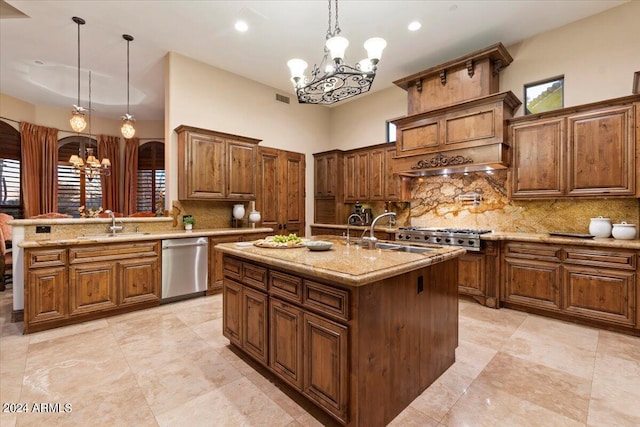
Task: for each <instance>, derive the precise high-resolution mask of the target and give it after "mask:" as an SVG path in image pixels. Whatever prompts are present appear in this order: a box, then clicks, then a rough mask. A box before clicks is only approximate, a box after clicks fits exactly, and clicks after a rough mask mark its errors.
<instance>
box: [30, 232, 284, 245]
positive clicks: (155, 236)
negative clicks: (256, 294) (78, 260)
mask: <svg viewBox="0 0 640 427" xmlns="http://www.w3.org/2000/svg"><path fill="white" fill-rule="evenodd" d="M271 232H273V229H272V228H266V227H262V228H213V229H207V230H192V231H185V230H179V231H154V232H150V233H149V234H141V235H138V236H132V235H127V236H117V235H116V236H115V237H96V238H92V239H78V238H60V239H50V240H25V241H23V242H20V243H19V244H18V246H19V247H21V248H25V249H27V248H41V247H48V246H65V245H90V244H96V243H116V242H117V243H122V242H140V241H145V240H163V239H186V238H189V237H215V236H232V235H235V234H237V235H244V234H254V233H271Z"/></svg>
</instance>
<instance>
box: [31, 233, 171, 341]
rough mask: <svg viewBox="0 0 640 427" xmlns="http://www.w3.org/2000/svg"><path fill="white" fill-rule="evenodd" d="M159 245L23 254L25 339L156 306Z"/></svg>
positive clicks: (76, 247) (99, 247)
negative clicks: (69, 325)
mask: <svg viewBox="0 0 640 427" xmlns="http://www.w3.org/2000/svg"><path fill="white" fill-rule="evenodd" d="M159 250H160V242H159V241H145V242H131V243H112V244H104V245H86V246H85V245H81V246H74V247H60V248H51V249H48V248H47V249H40V248H34V249H31V248H28V249H26V250H25V259H26V281H25V319H24V320H25V333H29V332H35V331H40V330H44V329H50V328H54V327H58V326H62V325H67V324H71V323H78V322H82V321H86V320H91V319H96V318H100V317H105V316H109V315H113V314H118V313H123V312H126V311H130V310H137V309H141V308H146V307H151V306H156V305H158V304H159V303H160V283H161V268H160V265H159V264H160V257H159Z"/></svg>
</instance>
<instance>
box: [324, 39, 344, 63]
mask: <svg viewBox="0 0 640 427" xmlns="http://www.w3.org/2000/svg"><path fill="white" fill-rule="evenodd" d="M326 46H327V49H329V53H330V54H331V59H333V60H334V61H336V62H340V61H342V60H343V59H344V52H345V51H346V50H347V47H348V46H349V40H347V39H346V38H344V37H342V36H335V37H331V38H330V39H329V40H327V43H326Z"/></svg>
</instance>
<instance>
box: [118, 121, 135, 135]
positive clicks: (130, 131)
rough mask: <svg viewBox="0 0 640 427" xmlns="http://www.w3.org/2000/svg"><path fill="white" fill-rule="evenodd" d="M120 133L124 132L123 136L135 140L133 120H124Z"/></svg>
mask: <svg viewBox="0 0 640 427" xmlns="http://www.w3.org/2000/svg"><path fill="white" fill-rule="evenodd" d="M120 132H122V136H124V137H125V138H127V139H130V138H133V136H134V135H135V134H136V129H135V128H134V127H133V119H129V118H123V119H122V126H121V127H120Z"/></svg>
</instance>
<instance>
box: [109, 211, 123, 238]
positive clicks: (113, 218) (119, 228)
mask: <svg viewBox="0 0 640 427" xmlns="http://www.w3.org/2000/svg"><path fill="white" fill-rule="evenodd" d="M104 213H106V214H107V215H111V227H109V231H110V232H112V233H113V234H116V232H118V231H122V228H123V227H122V226H121V225H116V214H114V213H113V211H112V210H111V209H107V210H106V211H104Z"/></svg>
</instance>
